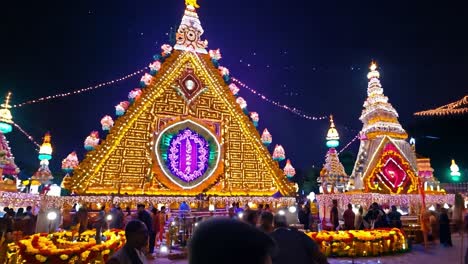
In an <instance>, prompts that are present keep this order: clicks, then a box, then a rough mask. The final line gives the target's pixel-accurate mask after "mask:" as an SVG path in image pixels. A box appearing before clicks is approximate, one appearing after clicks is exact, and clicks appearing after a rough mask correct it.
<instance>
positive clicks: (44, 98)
mask: <svg viewBox="0 0 468 264" xmlns="http://www.w3.org/2000/svg"><path fill="white" fill-rule="evenodd" d="M147 69H148V67H145V68H143V69H141V70H138V71H135V72H133V73H130V74H127V75H125V76H123V77H120V78H117V79H114V80H111V81H107V82H102V83H100V84H96V85H94V86H89V87H86V88H83V89H79V90H75V91H72V92H68V93H59V94H55V95H49V96H45V97H41V98H37V99H33V100H29V101H26V102H22V103H20V104H15V105H13V108H18V107H22V106H25V105H30V104H36V103H41V102H44V101H48V100H52V99H56V98H62V97H67V96H70V95H75V94H81V93H84V92H87V91H92V90H96V89H98V88H102V87H106V86H108V85H111V84H115V83H118V82H121V81H125V80H126V79H128V78H131V77H133V76H135V75H139V74H141V73H142V72H144V71H146V70H147Z"/></svg>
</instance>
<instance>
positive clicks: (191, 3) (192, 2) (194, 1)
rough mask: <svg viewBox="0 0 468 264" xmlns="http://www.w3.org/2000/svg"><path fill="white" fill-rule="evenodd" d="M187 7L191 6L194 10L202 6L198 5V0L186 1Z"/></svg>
mask: <svg viewBox="0 0 468 264" xmlns="http://www.w3.org/2000/svg"><path fill="white" fill-rule="evenodd" d="M185 5H186V6H187V7H188V6H191V7H193V8H199V7H200V6H199V5H198V4H197V0H185Z"/></svg>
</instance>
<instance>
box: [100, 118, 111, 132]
mask: <svg viewBox="0 0 468 264" xmlns="http://www.w3.org/2000/svg"><path fill="white" fill-rule="evenodd" d="M101 125H102V130H104V131H109V130H110V129H111V127H113V126H114V120H112V117H110V116H108V115H106V116H104V117H103V118H102V119H101Z"/></svg>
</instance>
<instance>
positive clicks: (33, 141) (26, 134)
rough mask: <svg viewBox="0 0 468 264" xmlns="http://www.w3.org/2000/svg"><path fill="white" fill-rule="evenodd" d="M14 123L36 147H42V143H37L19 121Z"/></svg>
mask: <svg viewBox="0 0 468 264" xmlns="http://www.w3.org/2000/svg"><path fill="white" fill-rule="evenodd" d="M13 125H14V126H15V127H16V128H17V129H18V130H19V131H20V132H21V133H23V135H25V136H26V137H27V138H28V139H29V140H30V141H31V142H32V143H33V144H34V145H36V147H38V148H40V147H41V145H39V143H37V142H36V141H35V140H34V138H33V137H32V136H31V135H30V134H29V133H28V132H26V131H25V130H24V129H23V128H22V127H20V126H19V125H18V124H17V123H13Z"/></svg>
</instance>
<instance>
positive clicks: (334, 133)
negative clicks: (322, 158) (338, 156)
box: [326, 115, 340, 148]
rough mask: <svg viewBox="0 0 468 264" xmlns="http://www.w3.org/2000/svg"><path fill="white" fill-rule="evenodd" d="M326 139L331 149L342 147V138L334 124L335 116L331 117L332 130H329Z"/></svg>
mask: <svg viewBox="0 0 468 264" xmlns="http://www.w3.org/2000/svg"><path fill="white" fill-rule="evenodd" d="M326 139H327V143H326V145H327V147H329V148H336V147H338V146H339V145H340V141H339V140H340V136H339V134H338V130H336V128H335V122H333V115H330V128H329V129H328V133H327V137H326Z"/></svg>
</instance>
